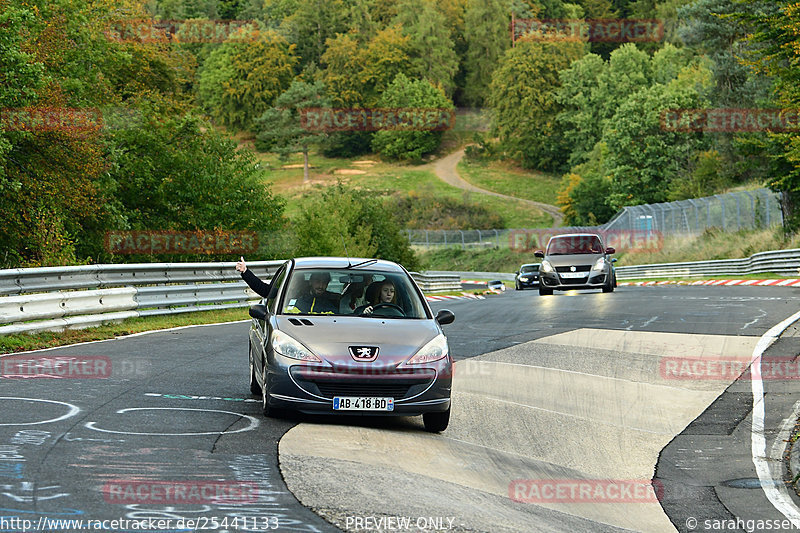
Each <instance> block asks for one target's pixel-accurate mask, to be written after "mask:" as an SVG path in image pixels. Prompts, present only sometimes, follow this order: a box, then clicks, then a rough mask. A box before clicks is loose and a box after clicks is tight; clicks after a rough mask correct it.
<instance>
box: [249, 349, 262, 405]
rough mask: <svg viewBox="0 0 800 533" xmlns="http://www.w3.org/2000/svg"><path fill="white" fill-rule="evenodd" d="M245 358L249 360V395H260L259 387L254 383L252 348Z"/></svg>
mask: <svg viewBox="0 0 800 533" xmlns="http://www.w3.org/2000/svg"><path fill="white" fill-rule="evenodd" d="M247 351H248V354H247V358H248V359H249V360H250V361H249V362H250V393H251V394H261V386H260V385H259V384H258V381H256V365H255V364H254V363H253V347H252V346H250V347H249V349H248V350H247Z"/></svg>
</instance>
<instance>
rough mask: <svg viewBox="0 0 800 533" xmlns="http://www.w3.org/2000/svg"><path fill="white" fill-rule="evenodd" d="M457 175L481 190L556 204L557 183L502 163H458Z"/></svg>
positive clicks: (548, 177)
mask: <svg viewBox="0 0 800 533" xmlns="http://www.w3.org/2000/svg"><path fill="white" fill-rule="evenodd" d="M458 173H459V175H460V176H461V177H462V178H463V179H465V180H466V181H468V182H470V183H472V184H473V185H476V186H478V187H480V188H482V189H486V190H488V191H493V192H498V193H500V194H507V195H509V196H514V197H515V198H524V199H526V200H533V201H535V202H542V203H545V204H551V205H555V203H556V197H557V193H558V188H559V186H560V183H561V182H560V180H559V179H558V178H556V177H553V176H550V175H547V174H543V173H540V172H528V171H525V170H522V169H519V168H516V167H514V166H511V165H510V164H509V163H508V162H505V161H491V162H475V161H467V160H466V159H462V160H461V161H460V162H459V163H458ZM516 227H522V226H516Z"/></svg>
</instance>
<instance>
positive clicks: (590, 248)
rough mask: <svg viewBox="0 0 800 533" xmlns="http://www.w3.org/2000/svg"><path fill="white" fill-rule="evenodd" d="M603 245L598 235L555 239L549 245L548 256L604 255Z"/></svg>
mask: <svg viewBox="0 0 800 533" xmlns="http://www.w3.org/2000/svg"><path fill="white" fill-rule="evenodd" d="M602 253H603V243H602V242H600V237H598V236H597V235H569V236H565V237H553V238H552V239H550V242H549V243H548V244H547V252H546V255H575V254H602Z"/></svg>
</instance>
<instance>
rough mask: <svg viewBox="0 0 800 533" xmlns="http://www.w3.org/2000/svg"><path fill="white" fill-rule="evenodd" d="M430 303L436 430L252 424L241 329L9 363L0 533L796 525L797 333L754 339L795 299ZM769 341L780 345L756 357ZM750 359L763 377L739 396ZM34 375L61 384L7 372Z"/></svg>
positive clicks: (394, 421)
mask: <svg viewBox="0 0 800 533" xmlns="http://www.w3.org/2000/svg"><path fill="white" fill-rule="evenodd" d="M432 307H433V308H434V311H436V310H438V309H441V308H445V307H446V308H448V309H451V310H452V311H453V312H454V313H455V314H456V321H455V323H453V324H451V325H448V326H445V331H446V333H447V334H448V338H449V341H450V347H451V351H452V352H453V354H454V357H455V359H456V361H457V363H456V372H455V380H454V391H453V414H452V418H451V422H450V427H449V428H448V429H447V430H446V431H445V432H444V433H442V434H429V433H426V432H425V431H424V430H423V427H422V420H421V418H419V417H417V418H359V417H335V418H333V417H304V416H295V417H287V418H282V419H265V418H263V417H262V416H261V414H260V403H259V400H258V399H256V398H255V397H253V396H251V395H250V394H249V391H248V386H247V336H246V331H247V328H248V327H249V324H248V323H247V322H238V323H232V324H223V325H215V326H204V327H189V328H182V329H176V330H171V331H165V332H154V333H148V334H140V335H134V336H129V337H125V338H120V339H116V340H111V341H104V342H96V343H89V344H84V345H76V346H70V347H65V348H60V349H53V350H46V351H38V352H29V353H26V354H16V355H13V356H11V355H4V356H2V358H0V364H2V368H3V372H2V375H3V378H2V379H0V387H2V391H0V531H23V526H24V527H26V528H27V529H28V530H33V529H35V528H36V527H37V526H38V527H39V530H47V531H79V530H81V529H79V527H78V525H77V523H72V524H69V525H64V524H63V523H59V522H54V521H55V520H83V521H84V523H83V524H82V527H83V529H82V530H89V528H88V527H87V524H88V525H91V523H92V522H94V523H95V524H94V525H97V526H99V527H97V528H96V529H95V530H100V529H105V530H106V531H109V530H110V531H203V530H210V531H265V530H280V531H337V530H338V529H341V530H348V531H378V530H380V531H420V530H423V531H487V532H498V531H499V532H502V531H623V530H634V531H675V530H676V529H677V530H679V531H712V530H716V531H720V530H722V531H743V530H745V526H744V525H743V526H742V527H739V528H737V527H736V526H734V527H730V528H727V529H721V528H720V527H715V526H718V525H719V524H720V523H721V522H714V521H715V520H717V521H722V520H728V521H733V522H735V521H736V520H737V519H739V520H740V522H741V523H742V524H745V523H746V522H745V521H746V520H754V521H755V520H762V521H774V522H770V523H771V524H772V523H774V524H778V523H779V522H780V521H781V520H784V521H785V520H787V519H788V518H798V519H800V510H798V499H797V498H796V497H795V496H793V495H791V494H789V492H790V491H786V489H785V487H783V484H782V483H781V480H782V476H784V475H785V472H783V470H782V463H781V461H780V457H781V455H782V451H783V449H784V448H785V443H783V440H782V439H785V438H787V437H788V435H787V434H786V431H787V427H790V426H791V425H793V424H794V420H795V419H796V418H797V412H800V403H798V402H799V401H800V388H799V387H798V384H797V381H796V380H795V378H796V377H797V375H798V374H797V369H796V366H797V365H796V363H795V359H796V357H797V355H798V353H800V336H798V333H797V328H795V327H792V326H789V324H788V323H787V324H784V326H783V327H784V328H785V331H784V332H779V331H777V330H772V331H771V332H770V330H771V328H773V326H776V325H777V324H779V323H781V322H782V321H784V320H785V319H787V318H788V317H790V316H792V315H793V314H794V313H796V312H797V311H798V309H800V289H792V288H786V287H713V286H704V287H689V286H666V287H635V286H626V287H619V288H618V289H617V290H616V291H615V292H614V293H611V294H602V293H600V292H599V291H597V292H588V291H584V292H570V293H556V294H555V295H553V296H548V297H540V296H539V295H538V293H537V292H536V291H514V290H509V291H506V292H505V293H503V294H500V295H493V296H489V297H487V299H485V300H458V301H448V302H436V303H433V304H432ZM242 315H243V318H245V317H246V312H245V311H243V312H242ZM768 332H769V334H770V335H773V336H778V335H779V334H780V335H781V338H780V339H778V340H777V341H776V342H775V343H774V344H772V345H771V346H769V347H768V348H767V349H766V351H764V352H763V354H762V353H761V350H762V348H765V347H766V343H765V342H764V341H762V342H761V343H759V340H760V339H761V338H762V336H765V335H766V334H767V333H768ZM755 355H761V356H762V358H763V360H764V361H765V362H767V363H765V365H767V364H769V365H771V366H770V367H769V369H768V370H764V371H763V372H762V374H761V376H762V377H761V378H760V379H757V383H756V380H751V377H750V375H749V374H746V375H744V376H742V377H741V378H739V379H738V380H737V379H736V378H737V377H738V375H739V373H740V372H741V370H743V369H744V368H745V367H746V366H747V365H749V364H750V361H751V360H752V359H753V358H754V356H755ZM30 360H36V361H37V364H39V365H42V364H47V361H50V362H52V361H55V360H60V361H61V362H62V367H63V364H64V362H66V363H67V364H68V363H69V362H70V361H72V362H73V363H74V369H75V371H74V372H73V373H72V374H73V375H70V376H64V377H52V375H51V377H32V376H31V375H30V373H29V375H28V376H27V377H13V375H14V371H13V369H15V368H17V369H24V368H25V367H24V365H25V364H26V363H25V361H30ZM79 363H80V365H83V366H80V365H79ZM712 363H713V364H712ZM792 364H794V367H792ZM20 365H22V366H20ZM781 365H783V366H781ZM762 366H763V367H764V368H766V366H764V365H762ZM78 368H80V369H82V370H77V369H78ZM792 368H794V370H793V371H794V372H795V375H794V376H792V375H791V372H792ZM10 369H11V370H10ZM734 369H736V371H735V372H734ZM776 369H777V370H776ZM81 372H83V373H81ZM24 373H25V371H23V370H19V375H22V374H24ZM754 391H755V392H754ZM761 391H763V394H765V396H764V395H763V394H762V393H761ZM756 393H758V394H762V396H758V395H757V394H756ZM762 397H763V398H764V399H763V400H762V399H761V398H762ZM754 398H756V399H757V401H755V402H754V401H753V399H754ZM754 406H755V408H754ZM762 427H763V430H762V429H761V428H762ZM762 444H763V448H762V447H761V445H762ZM754 446H755V448H754ZM754 450H755V451H754ZM765 476H766V477H765ZM654 478H655V481H652V482H651V480H653V479H654ZM765 479H767V481H766V482H765ZM770 479H773V480H774V481H770ZM143 519H152V521H151V522H150V523H149V524H146V525H147V526H148V527H144V528H143V527H140V526H142V525H143V524H141V523H140V522H139V521H141V520H143ZM3 520H5V522H3ZM12 520H14V522H13V523H12ZM23 520H29V521H30V523H28V522H23ZM104 520H106V521H108V522H106V523H105V525H103V523H102V521H104ZM111 520H117V522H115V523H113V524H112V523H111V522H110V521H111ZM124 520H127V521H128V522H124ZM159 521H160V522H159ZM723 525H724V524H723ZM798 525H799V526H800V522H798ZM765 529H766V528H765ZM770 529H772V530H775V529H776V528H775V527H771V528H770Z"/></svg>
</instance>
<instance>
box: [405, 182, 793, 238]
mask: <svg viewBox="0 0 800 533" xmlns="http://www.w3.org/2000/svg"><path fill="white" fill-rule="evenodd" d="M782 223H783V216H782V214H781V206H780V196H779V195H778V193H775V192H773V191H770V190H768V189H756V190H752V191H738V192H732V193H726V194H718V195H715V196H708V197H706V198H693V199H691V200H681V201H678V202H665V203H659V204H644V205H634V206H629V207H625V208H623V209H622V210H620V211H619V212H618V213H617V214H616V215H614V217H613V218H612V219H611V220H609V221H608V222H606V223H605V224H602V225H600V226H582V227H576V226H570V227H559V228H547V229H534V230H526V229H489V230H414V229H411V230H406V233H407V234H408V239H409V241H410V243H411V244H412V245H413V246H419V247H431V246H461V247H462V248H467V247H472V248H474V247H494V248H508V247H512V248H515V247H517V248H519V247H522V248H525V249H527V248H530V247H531V246H536V247H544V245H546V244H547V238H548V237H549V236H551V235H555V234H559V233H579V232H590V233H600V234H603V235H604V236H606V240H607V241H609V240H615V239H616V240H617V241H619V242H623V243H624V242H628V243H629V244H631V245H633V246H634V247H636V243H637V242H638V243H642V242H643V241H647V242H650V243H653V242H655V239H657V240H661V239H663V238H664V237H666V236H670V235H695V234H698V233H702V232H703V231H705V230H706V229H708V228H712V227H716V228H720V229H722V230H723V231H737V230H740V229H757V228H770V227H773V226H779V225H781V224H782ZM654 236H655V238H654ZM609 237H611V238H610V239H609Z"/></svg>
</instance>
